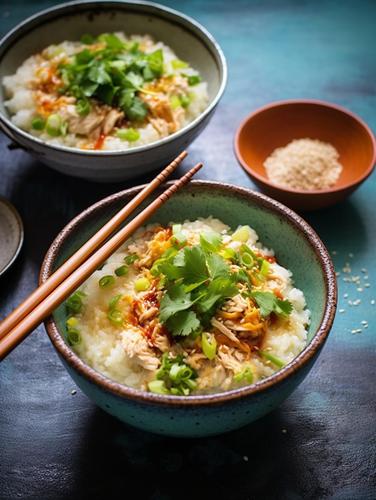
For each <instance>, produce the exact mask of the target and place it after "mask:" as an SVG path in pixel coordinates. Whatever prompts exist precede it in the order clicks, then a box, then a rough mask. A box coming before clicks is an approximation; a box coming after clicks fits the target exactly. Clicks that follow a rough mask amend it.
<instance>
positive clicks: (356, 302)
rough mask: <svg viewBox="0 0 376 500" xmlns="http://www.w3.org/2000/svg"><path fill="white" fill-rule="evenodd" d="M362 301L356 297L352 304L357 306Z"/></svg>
mask: <svg viewBox="0 0 376 500" xmlns="http://www.w3.org/2000/svg"><path fill="white" fill-rule="evenodd" d="M361 302H362V301H361V300H360V299H356V300H354V302H353V306H358V305H359V304H360V303H361Z"/></svg>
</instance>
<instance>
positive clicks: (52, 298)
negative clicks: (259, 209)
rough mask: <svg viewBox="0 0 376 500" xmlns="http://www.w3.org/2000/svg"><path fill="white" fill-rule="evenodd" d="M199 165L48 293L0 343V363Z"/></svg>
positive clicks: (198, 167)
mask: <svg viewBox="0 0 376 500" xmlns="http://www.w3.org/2000/svg"><path fill="white" fill-rule="evenodd" d="M201 167H202V163H198V164H197V165H195V166H194V167H193V168H192V169H191V170H189V171H188V172H187V173H186V174H185V175H184V176H183V177H181V178H180V179H178V180H177V181H175V182H174V184H173V185H172V186H170V187H169V188H168V189H166V190H165V191H164V192H163V193H162V194H161V195H160V196H158V197H157V198H156V199H155V200H154V201H152V202H151V203H150V205H149V206H148V207H146V208H145V209H144V210H142V212H140V213H139V214H138V215H136V217H134V219H132V220H131V221H130V222H129V223H128V224H127V225H126V226H124V227H123V228H121V229H120V230H119V231H118V232H117V233H115V234H114V235H113V236H112V237H111V238H110V239H109V240H108V241H107V242H106V243H104V244H103V245H102V246H101V247H100V248H99V249H98V250H97V251H96V252H95V253H93V254H92V255H90V256H88V258H87V260H85V261H84V262H83V263H82V264H81V265H80V266H79V267H78V268H76V269H75V270H74V271H73V272H72V273H71V274H70V275H69V276H67V277H66V278H65V279H64V281H62V282H61V283H60V284H58V286H57V287H56V288H55V289H53V290H52V291H51V293H50V294H49V295H48V296H47V297H45V298H44V299H43V300H42V301H41V302H40V303H39V304H38V305H37V306H36V307H35V308H33V310H32V311H30V312H29V313H28V314H27V315H26V316H25V317H24V318H23V319H22V320H21V321H20V322H19V323H18V324H17V325H16V326H15V327H14V328H13V329H12V330H10V331H9V332H8V334H7V335H6V336H5V337H3V338H2V339H1V340H0V360H2V359H4V358H5V356H6V355H7V354H9V353H10V352H11V351H12V350H13V349H14V348H15V347H16V346H17V345H18V344H19V343H20V342H21V341H22V340H23V339H24V338H25V337H26V336H27V335H28V334H29V333H30V332H31V331H32V330H34V328H35V327H36V326H37V325H38V324H39V323H41V322H42V321H43V319H45V318H46V317H47V316H48V315H49V314H50V313H51V312H52V311H53V310H54V309H56V307H57V306H58V305H60V304H61V303H62V302H63V301H64V300H65V299H66V298H67V297H68V296H69V295H70V294H71V293H72V292H73V291H74V290H75V289H76V288H78V287H79V286H80V285H81V284H82V283H83V282H84V281H85V280H86V279H87V278H88V277H89V276H90V275H91V274H92V273H93V272H94V271H95V270H96V269H97V268H98V267H99V266H100V265H101V264H103V262H104V261H105V260H106V259H108V257H109V256H110V255H112V254H113V253H114V252H115V251H116V250H117V249H118V248H119V247H120V245H122V244H123V243H124V242H125V241H126V240H127V239H128V238H129V237H130V236H131V235H132V234H133V233H134V232H135V231H136V229H138V228H139V227H140V226H141V225H142V224H143V223H144V222H145V221H146V220H147V219H148V218H149V217H150V216H151V215H152V214H153V213H154V212H155V211H156V210H157V209H158V208H159V207H160V206H161V205H163V204H164V203H166V201H167V200H168V199H169V198H170V197H171V196H172V195H173V194H174V193H176V191H178V190H179V189H180V188H182V187H183V186H184V185H185V184H187V182H189V180H190V179H191V178H192V177H193V175H194V174H195V173H196V172H198V170H200V168H201Z"/></svg>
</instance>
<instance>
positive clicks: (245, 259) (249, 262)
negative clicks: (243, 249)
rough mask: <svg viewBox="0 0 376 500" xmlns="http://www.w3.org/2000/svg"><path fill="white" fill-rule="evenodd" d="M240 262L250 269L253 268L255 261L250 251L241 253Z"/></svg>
mask: <svg viewBox="0 0 376 500" xmlns="http://www.w3.org/2000/svg"><path fill="white" fill-rule="evenodd" d="M240 263H241V264H243V266H245V267H248V269H251V268H252V266H253V263H254V260H253V257H252V255H251V254H249V253H243V254H242V255H240Z"/></svg>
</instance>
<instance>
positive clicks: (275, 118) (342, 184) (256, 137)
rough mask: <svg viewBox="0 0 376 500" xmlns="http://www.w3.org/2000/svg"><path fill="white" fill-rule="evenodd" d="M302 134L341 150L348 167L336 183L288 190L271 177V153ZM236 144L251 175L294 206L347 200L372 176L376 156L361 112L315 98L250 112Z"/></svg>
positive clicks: (310, 206)
mask: <svg viewBox="0 0 376 500" xmlns="http://www.w3.org/2000/svg"><path fill="white" fill-rule="evenodd" d="M303 138H309V139H318V140H320V141H323V142H327V143H330V144H332V145H333V146H334V147H335V148H336V149H337V151H338V153H339V162H340V163H341V164H342V166H343V170H342V173H341V175H340V177H339V179H338V181H337V183H336V184H335V185H334V186H333V187H332V188H330V189H323V190H317V191H303V190H296V189H288V188H284V187H279V186H277V185H275V184H273V183H272V182H271V181H270V180H269V179H268V177H267V174H266V170H265V167H264V161H265V160H266V158H267V157H268V156H269V155H270V154H271V153H272V152H273V151H274V150H275V149H276V148H279V147H283V146H286V145H287V144H288V143H289V142H291V141H292V140H294V139H303ZM234 147H235V154H236V156H237V159H238V161H239V163H240V165H241V166H242V167H243V168H244V170H245V171H246V172H247V173H248V174H249V175H250V177H251V178H252V180H253V181H254V182H255V183H256V184H257V185H258V186H259V187H260V188H261V189H262V190H263V191H264V192H265V193H266V194H268V195H269V196H272V197H273V198H275V199H277V200H279V201H281V202H282V203H284V204H286V205H287V206H289V207H290V208H293V209H295V210H316V209H319V208H324V207H327V206H330V205H334V204H335V203H338V202H339V201H341V200H343V199H344V198H346V197H347V196H349V195H350V194H351V193H352V192H353V191H355V189H357V188H358V187H359V186H360V184H361V183H362V182H364V181H365V180H366V179H367V177H368V176H369V175H370V174H371V172H372V170H373V168H374V164H375V160H376V142H375V138H374V135H373V133H372V131H371V130H370V129H369V127H368V126H367V125H366V124H365V123H364V122H363V121H362V120H361V119H360V118H359V117H357V116H356V115H354V114H353V113H351V112H350V111H348V110H346V109H344V108H341V107H340V106H336V105H334V104H330V103H326V102H323V101H313V100H291V101H281V102H275V103H271V104H269V105H267V106H265V107H263V108H260V109H258V110H257V111H255V112H254V113H251V114H250V115H249V116H248V117H247V118H245V120H244V121H243V122H242V123H241V125H240V126H239V128H238V131H237V133H236V137H235V143H234Z"/></svg>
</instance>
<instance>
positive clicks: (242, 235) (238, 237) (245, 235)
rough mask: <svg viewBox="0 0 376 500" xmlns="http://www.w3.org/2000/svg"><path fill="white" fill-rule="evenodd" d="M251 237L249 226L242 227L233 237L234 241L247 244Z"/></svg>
mask: <svg viewBox="0 0 376 500" xmlns="http://www.w3.org/2000/svg"><path fill="white" fill-rule="evenodd" d="M250 236H251V228H250V227H249V226H240V227H239V228H238V229H237V230H236V231H235V233H234V234H233V235H232V239H233V240H234V241H241V242H243V243H245V242H246V241H248V240H249V238H250Z"/></svg>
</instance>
